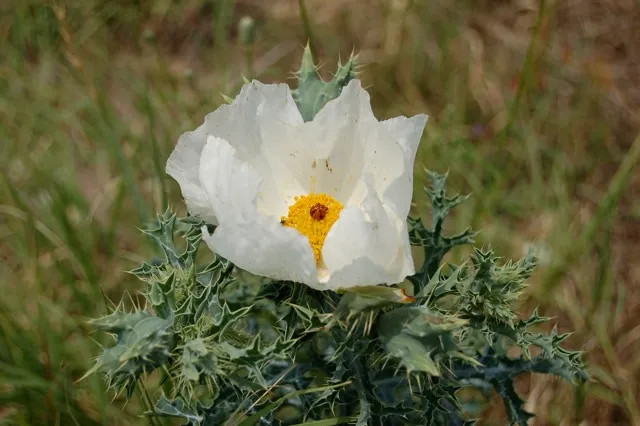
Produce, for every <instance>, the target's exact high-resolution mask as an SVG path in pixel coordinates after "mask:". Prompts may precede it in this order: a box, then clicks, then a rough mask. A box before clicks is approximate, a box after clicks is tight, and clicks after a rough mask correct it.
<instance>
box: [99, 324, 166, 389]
mask: <svg viewBox="0 0 640 426" xmlns="http://www.w3.org/2000/svg"><path fill="white" fill-rule="evenodd" d="M91 325H93V326H94V327H96V328H97V329H98V330H101V331H104V332H107V333H110V334H112V335H114V337H115V339H116V343H115V345H114V346H112V347H110V348H107V349H105V350H104V351H103V353H102V354H101V355H100V356H99V357H98V358H97V360H96V364H95V365H94V367H93V368H92V369H91V370H89V372H88V373H87V375H88V374H91V373H94V372H99V373H102V374H104V375H105V377H106V380H107V383H108V385H109V387H112V388H115V389H116V390H117V391H120V390H122V389H126V391H127V396H128V397H130V396H131V394H132V393H133V389H134V387H135V383H136V381H137V380H138V379H139V378H140V377H141V376H142V375H143V374H145V373H149V372H151V371H153V370H155V369H156V368H158V367H160V366H162V365H163V364H164V363H165V362H167V360H168V359H169V357H170V354H171V350H172V349H173V345H174V335H173V332H172V331H171V322H170V321H167V320H164V319H162V318H159V317H156V316H153V315H151V314H149V313H148V312H134V313H125V312H119V311H116V312H114V313H112V314H111V315H108V316H105V317H102V318H98V319H95V320H92V321H91Z"/></svg>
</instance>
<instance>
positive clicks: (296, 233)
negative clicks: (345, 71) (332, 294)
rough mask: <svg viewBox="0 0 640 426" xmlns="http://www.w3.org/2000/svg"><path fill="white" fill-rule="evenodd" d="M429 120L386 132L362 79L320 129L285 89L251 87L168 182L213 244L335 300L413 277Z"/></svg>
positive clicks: (198, 134) (203, 133)
mask: <svg viewBox="0 0 640 426" xmlns="http://www.w3.org/2000/svg"><path fill="white" fill-rule="evenodd" d="M426 121H427V116H426V115H417V116H415V117H412V118H406V117H396V118H393V119H390V120H386V121H382V122H379V121H378V120H376V118H375V117H374V115H373V112H372V110H371V105H370V102H369V95H368V94H367V92H366V91H365V90H364V89H362V87H361V86H360V82H359V81H358V80H352V81H351V82H350V83H349V84H348V85H347V86H346V87H345V88H344V89H343V90H342V93H341V95H340V96H339V97H338V98H336V99H334V100H332V101H330V102H328V103H327V104H326V105H325V106H324V108H322V110H320V112H319V113H318V114H317V115H316V116H315V118H314V119H313V120H312V121H309V122H303V119H302V117H301V115H300V112H299V111H298V108H297V107H296V104H295V102H294V100H293V98H292V96H291V92H290V90H289V87H288V86H287V85H285V84H278V85H275V84H262V83H259V82H255V81H254V82H252V83H249V84H246V85H245V86H244V87H243V88H242V91H241V92H240V94H239V95H238V97H237V98H236V99H235V100H234V101H233V103H232V104H230V105H224V106H222V107H220V108H218V109H217V110H216V111H214V112H212V113H211V114H209V115H207V117H206V118H205V121H204V124H202V125H201V126H200V127H198V128H197V129H196V130H194V131H192V132H187V133H185V134H183V135H182V136H181V137H180V140H179V141H178V145H177V146H176V148H175V150H174V151H173V153H172V154H171V156H170V158H169V160H168V162H167V173H168V174H170V175H171V176H172V177H173V178H174V179H176V180H177V181H178V183H179V184H180V188H181V189H182V194H183V196H184V198H185V201H186V203H187V207H188V208H189V211H190V212H191V213H192V214H193V215H196V216H198V217H200V218H202V219H203V220H205V221H206V222H209V223H212V224H215V225H218V226H217V228H216V229H215V231H214V232H213V234H211V235H210V234H209V233H208V232H207V231H206V229H203V232H204V234H205V235H204V239H205V241H206V243H207V245H208V246H209V247H210V248H211V249H212V250H214V251H215V252H216V253H218V254H220V255H221V256H223V257H225V258H226V259H228V260H230V261H231V262H233V263H234V264H235V265H237V266H238V267H240V268H242V269H244V270H247V271H249V272H251V273H254V274H256V275H262V276H265V277H269V278H273V279H279V280H290V281H296V282H301V283H305V284H307V285H309V286H311V287H313V288H316V289H320V290H326V289H332V290H337V289H339V288H347V287H354V286H363V285H377V284H383V283H387V284H393V283H399V282H402V281H403V280H404V279H405V278H406V277H407V276H408V275H412V274H413V273H414V265H413V259H412V256H411V250H410V245H409V236H408V231H407V223H406V219H407V215H408V214H409V208H410V205H411V197H412V192H413V163H414V159H415V156H416V151H417V149H418V144H419V142H420V138H421V135H422V131H423V129H424V126H425V124H426Z"/></svg>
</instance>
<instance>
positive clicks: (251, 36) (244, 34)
mask: <svg viewBox="0 0 640 426" xmlns="http://www.w3.org/2000/svg"><path fill="white" fill-rule="evenodd" d="M238 37H239V38H240V42H241V43H242V44H244V45H245V46H250V45H252V44H253V42H254V41H255V38H256V21H254V20H253V18H252V17H251V16H248V15H245V16H243V17H242V18H241V19H240V22H238Z"/></svg>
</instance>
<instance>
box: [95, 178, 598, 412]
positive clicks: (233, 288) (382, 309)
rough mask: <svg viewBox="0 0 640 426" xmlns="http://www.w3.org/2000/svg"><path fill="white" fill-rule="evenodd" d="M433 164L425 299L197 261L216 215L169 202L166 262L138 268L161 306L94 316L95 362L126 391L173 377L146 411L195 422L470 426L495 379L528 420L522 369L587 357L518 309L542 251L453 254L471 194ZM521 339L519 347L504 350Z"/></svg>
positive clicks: (549, 368) (162, 234) (511, 406)
mask: <svg viewBox="0 0 640 426" xmlns="http://www.w3.org/2000/svg"><path fill="white" fill-rule="evenodd" d="M431 176H432V182H433V186H432V188H431V189H430V190H429V191H430V194H432V201H433V202H432V209H433V210H435V211H434V212H433V218H434V222H433V224H432V226H431V227H426V226H425V225H424V224H423V223H422V221H420V220H412V221H411V231H410V232H411V241H412V243H413V244H414V245H418V246H421V247H423V248H424V250H425V253H427V255H428V256H430V257H439V261H438V263H439V264H438V267H434V266H432V265H433V259H430V260H428V261H427V262H425V265H427V266H423V267H422V268H420V269H419V272H418V273H417V274H416V275H415V276H413V277H411V278H410V281H411V282H412V283H413V284H414V294H415V296H414V297H411V296H408V295H407V294H406V293H405V292H404V291H403V290H401V289H399V288H393V287H386V286H382V287H380V286H379V287H364V288H357V289H354V290H353V291H350V292H346V293H344V294H342V295H338V294H336V293H333V292H318V291H315V290H313V289H311V288H308V287H306V286H304V285H301V284H296V283H291V282H277V281H272V280H267V279H259V278H258V277H253V276H251V275H249V274H247V273H246V272H244V271H236V270H234V268H233V265H231V264H230V263H229V262H228V261H226V260H224V259H222V258H219V257H217V256H215V255H213V259H212V261H211V262H209V263H208V264H207V266H205V267H203V268H198V267H197V266H196V254H197V247H198V245H199V243H200V238H201V233H202V229H203V227H205V226H206V225H205V224H204V223H202V222H201V221H200V220H198V219H195V218H193V217H187V218H183V219H177V218H176V217H175V215H174V214H172V213H170V212H169V211H167V212H166V213H165V214H163V215H161V216H159V217H158V218H157V220H156V221H154V222H153V223H152V224H151V225H150V226H149V227H148V228H147V229H145V230H144V232H145V233H146V234H148V235H149V236H151V237H152V238H153V239H154V241H155V242H156V243H157V245H158V247H159V248H160V250H161V252H162V253H163V256H164V259H162V260H156V261H154V262H151V263H147V264H144V265H142V266H141V267H139V268H137V269H135V270H134V271H132V272H133V273H134V274H136V275H137V276H138V277H140V278H141V279H142V280H143V281H144V282H145V283H146V287H145V290H144V295H145V296H146V298H147V302H148V304H147V305H148V307H149V308H148V310H146V311H138V312H130V313H127V312H123V309H122V308H121V307H119V308H118V309H117V310H116V311H115V312H113V313H111V314H110V315H108V316H106V317H103V318H100V319H98V320H94V321H93V322H92V323H93V325H94V326H95V327H96V328H98V329H100V330H103V331H106V332H108V333H111V334H113V335H114V336H115V337H116V343H115V345H114V346H113V347H111V348H107V349H105V350H104V352H103V354H102V355H101V356H100V357H98V361H97V363H96V366H95V367H94V369H93V370H92V372H95V371H98V372H101V373H104V374H105V376H106V378H107V380H108V382H109V384H110V386H111V387H113V388H115V389H116V390H118V391H119V390H122V389H124V390H126V391H127V395H128V396H130V395H131V392H132V391H133V389H134V386H135V384H136V383H137V381H138V380H140V379H142V377H143V375H144V374H145V373H150V372H152V371H154V370H158V371H161V372H162V373H163V374H168V377H167V379H169V380H167V383H170V384H171V386H170V387H169V388H167V387H166V386H165V390H166V389H169V392H168V394H158V395H157V398H158V399H157V403H156V406H155V408H154V410H153V411H152V412H150V413H148V414H149V415H154V416H169V417H179V418H182V419H183V420H184V422H185V424H190V425H218V424H221V423H224V422H229V423H228V424H233V425H253V424H281V423H280V422H282V421H284V422H285V424H286V423H287V422H288V421H289V422H291V421H292V422H303V421H314V420H327V419H335V420H332V421H334V422H337V423H333V424H341V423H348V422H352V423H356V424H359V425H405V424H412V425H467V424H472V423H473V421H472V420H471V419H469V418H467V416H466V415H465V414H464V413H463V410H462V408H461V407H462V404H461V401H459V400H458V397H457V392H458V391H459V390H460V389H462V388H465V387H475V388H479V389H482V390H483V391H485V392H486V391H487V389H494V390H495V391H497V392H498V394H499V395H500V396H501V397H502V398H503V399H504V401H505V406H506V408H507V412H508V414H509V416H510V419H511V422H512V424H515V425H525V424H526V420H527V419H528V418H529V417H530V416H531V414H530V413H527V412H526V411H525V410H524V408H523V407H524V403H523V401H522V399H521V398H520V396H518V394H517V393H516V392H515V390H514V386H513V382H514V379H515V378H516V377H517V376H518V375H520V374H524V373H546V374H553V375H556V376H558V377H561V378H564V379H566V380H571V381H574V382H577V381H582V380H586V379H587V376H586V374H585V373H584V371H583V366H582V362H581V359H580V354H579V353H578V352H572V351H569V350H566V349H564V348H563V347H561V346H560V344H561V342H562V341H563V340H565V339H566V337H567V335H566V334H557V333H556V332H555V329H554V331H552V333H551V334H545V333H540V332H536V331H534V330H533V327H534V326H535V325H537V324H540V323H543V322H546V321H548V318H544V317H541V316H539V315H538V312H537V311H536V312H534V313H533V314H532V315H531V316H530V317H529V318H528V319H525V320H518V317H517V315H516V312H515V310H514V308H515V306H514V304H515V303H516V302H517V299H518V296H519V294H520V292H521V291H522V289H523V287H524V282H525V280H526V279H527V278H528V277H529V276H530V275H531V273H532V271H533V267H534V266H535V258H534V257H533V256H531V255H527V256H525V257H524V258H523V259H522V260H520V261H518V262H506V263H505V264H499V263H498V261H497V258H496V257H495V255H494V254H493V253H492V251H490V250H475V252H474V253H473V255H472V256H471V257H470V259H469V260H468V261H466V262H463V263H461V264H460V265H452V264H445V265H443V264H442V263H441V261H442V256H444V254H445V253H446V252H447V251H448V250H449V249H450V248H451V247H453V246H455V245H459V244H464V243H466V242H470V241H471V239H472V236H473V233H472V232H470V231H465V232H464V233H463V234H460V235H459V236H457V237H447V236H444V235H443V234H442V222H443V221H444V219H445V218H446V213H447V212H448V211H449V210H450V209H451V208H452V207H453V206H454V205H455V204H457V203H458V202H459V201H460V200H461V199H462V198H461V197H452V198H449V197H446V195H445V193H444V190H445V179H446V177H445V176H443V175H439V174H435V173H433V174H431ZM434 194H436V195H434ZM174 236H181V238H182V239H183V240H184V241H185V244H183V245H182V246H183V247H184V248H183V249H178V245H177V244H175V243H174ZM513 346H517V347H519V348H521V353H522V355H521V356H519V357H510V356H509V355H508V354H507V351H508V349H509V348H510V347H513ZM534 347H535V348H537V350H536V351H535V352H536V354H535V355H534V354H533V353H532V348H534ZM287 419H288V420H287Z"/></svg>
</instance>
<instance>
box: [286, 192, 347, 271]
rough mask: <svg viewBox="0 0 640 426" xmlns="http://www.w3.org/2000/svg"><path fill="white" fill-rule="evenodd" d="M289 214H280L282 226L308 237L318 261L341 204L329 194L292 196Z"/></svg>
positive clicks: (317, 261)
mask: <svg viewBox="0 0 640 426" xmlns="http://www.w3.org/2000/svg"><path fill="white" fill-rule="evenodd" d="M294 201H295V202H294V203H293V204H292V205H291V206H290V207H289V214H288V215H287V216H282V218H281V219H280V222H281V223H282V224H283V225H284V226H288V227H291V228H295V229H297V230H298V232H300V233H301V234H302V235H304V236H306V237H307V238H308V239H309V243H310V244H311V248H312V249H313V254H314V255H315V257H316V263H319V262H320V257H321V256H322V246H323V245H324V240H325V238H327V234H328V233H329V230H330V229H331V227H332V226H333V224H334V223H335V221H336V220H338V218H339V217H340V211H342V209H343V206H342V204H340V202H339V201H337V200H336V199H335V198H333V197H332V196H330V195H327V194H324V193H322V194H314V193H310V194H309V195H302V196H300V197H294Z"/></svg>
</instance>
